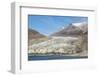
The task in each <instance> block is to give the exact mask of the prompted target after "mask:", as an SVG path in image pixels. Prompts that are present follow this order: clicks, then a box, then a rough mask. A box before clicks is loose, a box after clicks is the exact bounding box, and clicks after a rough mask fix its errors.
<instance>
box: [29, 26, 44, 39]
mask: <svg viewBox="0 0 100 76" xmlns="http://www.w3.org/2000/svg"><path fill="white" fill-rule="evenodd" d="M42 37H45V36H44V35H42V34H40V33H39V32H37V31H36V30H34V29H30V28H28V39H29V40H31V39H36V38H42Z"/></svg>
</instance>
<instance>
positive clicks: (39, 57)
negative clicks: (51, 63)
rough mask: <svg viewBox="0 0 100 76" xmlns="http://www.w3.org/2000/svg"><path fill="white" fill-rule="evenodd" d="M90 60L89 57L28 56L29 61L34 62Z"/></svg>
mask: <svg viewBox="0 0 100 76" xmlns="http://www.w3.org/2000/svg"><path fill="white" fill-rule="evenodd" d="M83 58H88V56H57V55H53V56H43V55H42V56H28V60H29V61H32V60H33V61H34V60H56V59H83Z"/></svg>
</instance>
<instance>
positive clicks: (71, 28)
mask: <svg viewBox="0 0 100 76" xmlns="http://www.w3.org/2000/svg"><path fill="white" fill-rule="evenodd" d="M81 33H84V34H87V33H88V26H87V24H86V23H73V24H70V25H67V26H65V27H63V29H61V30H59V31H57V32H55V33H53V34H52V35H51V36H78V35H80V34H81Z"/></svg>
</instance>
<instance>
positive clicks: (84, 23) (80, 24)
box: [72, 22, 87, 27]
mask: <svg viewBox="0 0 100 76" xmlns="http://www.w3.org/2000/svg"><path fill="white" fill-rule="evenodd" d="M86 24H87V23H86V22H81V23H72V25H74V26H77V27H78V26H82V25H86Z"/></svg>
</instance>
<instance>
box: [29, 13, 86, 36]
mask: <svg viewBox="0 0 100 76" xmlns="http://www.w3.org/2000/svg"><path fill="white" fill-rule="evenodd" d="M81 22H86V23H88V17H80V16H50V15H28V28H31V29H34V30H36V31H38V32H40V33H41V34H43V35H46V36H49V35H51V34H52V33H54V32H56V31H58V30H61V29H62V28H63V27H64V26H68V25H69V24H71V23H81Z"/></svg>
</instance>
